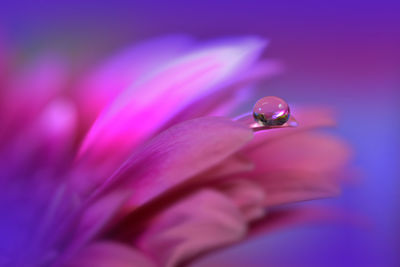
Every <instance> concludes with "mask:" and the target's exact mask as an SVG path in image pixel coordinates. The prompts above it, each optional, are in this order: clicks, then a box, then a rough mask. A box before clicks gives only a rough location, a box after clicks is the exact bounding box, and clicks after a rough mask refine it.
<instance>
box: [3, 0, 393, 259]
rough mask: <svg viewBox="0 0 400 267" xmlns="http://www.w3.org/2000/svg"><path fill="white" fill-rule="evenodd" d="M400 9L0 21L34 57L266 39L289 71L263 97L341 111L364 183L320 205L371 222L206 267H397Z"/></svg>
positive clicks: (57, 11) (129, 4) (220, 5)
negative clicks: (192, 39)
mask: <svg viewBox="0 0 400 267" xmlns="http://www.w3.org/2000/svg"><path fill="white" fill-rule="evenodd" d="M82 2H83V3H82ZM399 14H400V2H399V1H343V0H340V1H331V3H329V2H327V1H275V2H272V1H256V0H249V1H227V0H224V1H213V0H203V1H120V0H118V1H109V2H108V3H103V2H102V1H74V0H73V1H8V0H6V1H3V2H2V8H1V9H0V20H1V25H3V26H2V27H3V29H2V30H4V31H5V32H6V34H7V35H8V36H9V38H10V39H13V40H15V41H17V42H19V43H20V45H21V48H23V49H25V51H27V53H30V52H35V51H39V50H41V49H46V48H52V47H57V48H59V49H64V50H65V51H67V52H69V53H71V54H72V55H78V54H79V53H81V51H90V52H86V54H84V55H82V57H80V58H84V59H85V58H86V59H87V61H88V62H90V60H91V59H93V58H96V57H98V56H99V55H102V54H106V53H109V52H112V51H114V50H115V49H117V48H120V47H124V46H125V45H128V44H130V43H131V42H133V41H136V40H142V39H145V38H148V37H153V36H157V35H160V34H168V33H188V34H191V35H194V36H196V37H198V38H200V39H207V38H214V37H221V36H229V35H240V34H258V35H262V36H265V37H268V38H269V39H270V40H271V45H270V47H269V48H268V50H267V52H266V56H267V57H270V58H277V59H280V60H282V62H283V63H284V64H285V66H286V71H285V73H284V74H283V75H281V76H279V77H277V78H274V79H273V80H271V81H269V82H268V83H266V84H265V85H263V86H265V90H266V92H268V94H270V95H277V96H280V97H283V98H285V99H287V100H288V101H289V102H292V103H300V104H329V105H332V106H334V107H335V108H336V109H337V110H338V111H339V127H338V129H337V131H336V132H337V133H338V134H340V135H341V136H344V137H345V138H347V140H349V142H350V143H351V145H352V146H353V147H354V148H355V150H356V158H355V162H354V164H355V165H356V166H357V167H358V168H359V169H361V171H362V179H361V182H360V184H359V185H357V186H353V187H350V188H347V189H346V190H345V191H344V192H343V195H342V196H341V197H339V198H338V199H334V200H329V201H320V202H321V203H326V204H329V205H334V206H335V207H338V208H343V209H345V210H347V211H349V212H351V213H353V214H361V215H362V216H365V217H366V218H367V220H368V221H369V222H370V223H371V227H370V228H368V229H361V228H357V227H355V226H351V225H341V226H339V225H330V224H325V225H318V226H315V225H314V226H298V227H294V228H291V229H288V230H282V231H280V232H276V233H273V234H270V235H268V236H266V237H262V238H258V239H256V240H254V241H252V242H249V243H246V244H243V245H239V246H236V247H233V248H231V249H229V250H227V251H224V252H223V253H220V254H218V255H212V256H211V257H210V258H208V259H205V260H204V261H203V262H200V263H198V264H197V266H211V265H212V263H213V264H214V265H215V266H221V265H223V264H227V262H229V264H230V265H229V266H243V265H247V266H265V265H266V264H270V266H294V265H296V266H315V265H316V266H338V264H340V265H341V266H400V256H399V255H398V253H397V252H398V251H399V249H400V230H399V229H400V228H399V226H400V223H399V220H400V215H399V213H398V211H399V204H400V196H399V192H400V190H399V189H400V187H399V185H400V183H399V167H398V166H399V147H400V146H399V130H400V129H399V126H400V125H399V124H400V120H399V118H398V117H399V114H400V105H399V104H400V103H399V102H400V101H399V96H400V16H399ZM0 29H1V28H0ZM88 48H91V49H89V50H88ZM253 100H254V101H255V100H256V98H255V99H252V101H253ZM232 262H234V263H235V264H236V265H235V264H234V265H232ZM214 265H213V266H214Z"/></svg>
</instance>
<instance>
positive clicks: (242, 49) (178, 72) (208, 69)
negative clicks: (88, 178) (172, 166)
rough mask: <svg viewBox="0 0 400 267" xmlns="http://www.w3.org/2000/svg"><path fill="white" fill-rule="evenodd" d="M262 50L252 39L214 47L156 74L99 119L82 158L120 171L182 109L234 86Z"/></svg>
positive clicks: (119, 100) (84, 145)
mask: <svg viewBox="0 0 400 267" xmlns="http://www.w3.org/2000/svg"><path fill="white" fill-rule="evenodd" d="M263 45H264V42H263V41H262V40H259V39H254V38H247V39H239V40H236V41H232V42H222V43H220V44H213V45H210V46H206V47H202V48H198V49H196V50H195V51H193V52H191V53H187V54H185V55H184V56H182V57H178V58H177V59H175V60H173V61H171V62H169V63H168V64H166V65H164V66H163V67H161V68H160V69H156V70H155V71H154V72H153V73H151V74H149V75H147V76H145V77H144V78H143V79H140V80H139V81H137V82H135V83H134V84H133V85H132V86H131V87H130V88H128V89H127V90H125V91H123V92H122V93H121V94H120V95H119V96H118V97H117V98H116V99H115V101H114V102H113V103H112V104H111V106H110V107H109V108H108V109H106V110H105V111H104V112H103V113H102V114H101V115H100V117H99V118H98V120H97V121H96V122H95V124H94V125H93V127H92V128H91V130H90V131H89V133H88V135H87V137H86V139H85V140H84V142H83V145H82V147H81V150H80V157H81V158H83V159H84V160H87V161H89V162H96V163H97V164H100V163H102V162H104V160H105V158H107V161H108V162H113V161H114V163H115V165H114V166H117V165H118V164H119V163H121V161H123V159H124V158H125V157H126V155H127V154H129V152H130V151H132V149H133V147H135V146H136V145H137V144H138V143H139V142H140V141H143V140H145V139H146V138H148V137H149V136H151V135H152V134H153V133H154V132H155V131H156V130H157V129H158V128H160V126H162V125H163V124H164V123H166V122H167V121H169V120H170V119H171V118H172V117H173V116H174V115H176V114H178V113H179V112H180V111H181V110H182V109H183V108H185V107H187V106H189V105H190V104H192V103H193V102H194V100H196V99H198V98H201V97H203V96H205V95H208V94H210V93H211V92H214V91H216V90H218V89H219V88H221V87H223V86H225V85H227V84H229V83H231V82H232V79H234V78H235V75H237V74H238V73H240V72H241V71H242V70H244V69H246V68H248V67H249V66H250V65H251V64H252V63H253V62H254V60H255V59H256V58H257V56H258V55H259V53H260V51H261V49H262V47H263ZM137 96H139V98H138V97H137Z"/></svg>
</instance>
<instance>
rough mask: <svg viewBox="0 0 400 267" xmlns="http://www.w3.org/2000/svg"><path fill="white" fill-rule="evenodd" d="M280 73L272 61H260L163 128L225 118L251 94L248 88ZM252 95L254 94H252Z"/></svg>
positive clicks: (276, 63) (277, 64) (199, 100)
mask: <svg viewBox="0 0 400 267" xmlns="http://www.w3.org/2000/svg"><path fill="white" fill-rule="evenodd" d="M279 71H280V64H279V63H278V62H274V61H262V62H258V63H256V64H254V66H251V67H250V68H249V69H248V70H245V71H244V72H243V73H240V74H238V77H237V79H236V80H235V81H234V83H232V84H228V86H226V87H225V88H222V89H221V90H218V91H216V92H213V93H212V94H209V95H206V96H204V97H203V98H200V99H197V100H196V101H195V102H194V103H193V104H191V105H190V106H189V107H186V108H185V109H183V110H182V111H181V112H180V113H179V114H178V115H177V116H175V117H174V118H173V119H172V120H170V121H169V122H168V123H166V125H164V128H168V127H170V126H171V125H174V124H176V123H179V122H182V121H185V120H188V119H193V118H198V117H202V116H209V115H214V116H226V115H227V114H228V113H230V112H231V111H232V110H234V109H235V108H237V107H238V106H239V105H240V104H241V103H242V101H243V100H247V99H248V96H249V95H250V94H251V93H252V92H253V89H252V88H251V87H250V86H251V85H254V83H256V82H259V81H260V80H262V79H266V78H270V77H271V76H273V75H276V74H277V73H279ZM253 93H254V92H253Z"/></svg>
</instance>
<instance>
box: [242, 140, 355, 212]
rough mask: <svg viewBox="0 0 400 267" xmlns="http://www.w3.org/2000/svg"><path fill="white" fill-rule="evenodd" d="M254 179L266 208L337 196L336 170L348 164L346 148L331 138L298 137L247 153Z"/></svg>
mask: <svg viewBox="0 0 400 267" xmlns="http://www.w3.org/2000/svg"><path fill="white" fill-rule="evenodd" d="M246 154H247V156H249V158H250V159H252V160H253V161H254V162H255V164H256V168H255V171H254V172H253V173H252V175H251V176H252V179H254V180H255V181H256V182H257V183H258V184H259V185H260V186H261V187H263V188H264V190H265V191H266V194H267V197H266V205H268V206H271V205H279V204H284V203H290V202H294V201H303V200H309V199H315V198H321V197H330V196H334V195H337V194H338V192H339V184H340V181H339V179H338V178H337V177H336V175H337V174H338V172H339V170H342V169H343V167H344V166H345V165H346V163H347V162H348V160H349V155H350V151H349V148H348V147H347V145H346V144H344V143H343V142H342V141H341V140H339V139H337V138H334V137H332V136H328V135H323V134H316V133H314V134H311V133H301V134H300V133H299V134H297V135H292V136H286V138H284V139H279V140H275V142H270V143H265V144H264V145H262V146H260V147H258V148H256V149H252V150H248V151H246Z"/></svg>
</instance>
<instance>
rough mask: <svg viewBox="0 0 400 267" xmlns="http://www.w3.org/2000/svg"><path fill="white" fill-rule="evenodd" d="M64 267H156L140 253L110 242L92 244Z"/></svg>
mask: <svg viewBox="0 0 400 267" xmlns="http://www.w3.org/2000/svg"><path fill="white" fill-rule="evenodd" d="M63 266H66V267H88V266H96V267H111V266H112V267H156V265H155V264H154V263H153V262H152V260H150V259H149V258H148V257H146V256H145V255H144V254H142V253H141V252H139V251H137V250H135V249H134V248H132V247H129V246H127V245H124V244H119V243H116V242H111V241H103V242H96V243H93V244H91V245H89V246H87V247H86V248H84V249H83V250H82V251H80V253H79V254H78V255H77V256H76V257H75V258H74V259H72V260H70V261H69V262H68V263H66V264H65V265H63Z"/></svg>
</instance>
